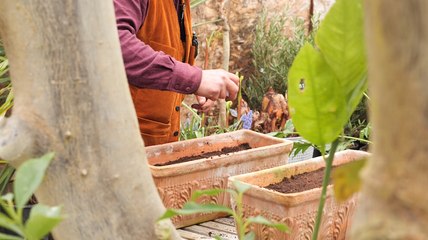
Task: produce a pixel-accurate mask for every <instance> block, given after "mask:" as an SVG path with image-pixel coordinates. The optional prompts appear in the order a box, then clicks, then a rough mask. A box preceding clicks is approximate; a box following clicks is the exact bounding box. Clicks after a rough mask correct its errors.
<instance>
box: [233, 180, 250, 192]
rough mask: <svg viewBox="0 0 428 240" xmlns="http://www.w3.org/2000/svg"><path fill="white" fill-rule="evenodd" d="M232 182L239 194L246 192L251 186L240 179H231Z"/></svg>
mask: <svg viewBox="0 0 428 240" xmlns="http://www.w3.org/2000/svg"><path fill="white" fill-rule="evenodd" d="M232 184H233V186H235V188H236V190H237V191H238V193H241V194H242V193H244V192H246V191H247V190H248V189H250V188H251V186H250V185H248V184H246V183H243V182H240V181H233V182H232Z"/></svg>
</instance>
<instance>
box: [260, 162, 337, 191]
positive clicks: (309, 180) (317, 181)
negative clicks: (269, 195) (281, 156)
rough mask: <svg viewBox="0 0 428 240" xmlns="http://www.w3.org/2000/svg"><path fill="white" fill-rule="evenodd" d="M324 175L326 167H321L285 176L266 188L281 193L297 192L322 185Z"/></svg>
mask: <svg viewBox="0 0 428 240" xmlns="http://www.w3.org/2000/svg"><path fill="white" fill-rule="evenodd" d="M334 168H335V167H333V169H334ZM323 177H324V168H321V169H318V170H316V171H313V172H306V173H301V174H297V175H293V176H291V177H289V178H284V179H282V181H281V182H279V183H275V184H270V185H268V186H266V187H265V188H267V189H271V190H274V191H277V192H281V193H296V192H301V191H306V190H310V189H314V188H319V187H321V186H322V179H323Z"/></svg>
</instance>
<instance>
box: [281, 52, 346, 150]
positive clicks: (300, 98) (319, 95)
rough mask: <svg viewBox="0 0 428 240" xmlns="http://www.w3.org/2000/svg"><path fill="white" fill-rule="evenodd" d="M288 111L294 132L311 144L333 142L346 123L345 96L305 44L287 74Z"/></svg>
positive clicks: (335, 78) (327, 68) (329, 70)
mask: <svg viewBox="0 0 428 240" xmlns="http://www.w3.org/2000/svg"><path fill="white" fill-rule="evenodd" d="M288 76H289V80H288V81H289V89H288V91H289V92H288V96H289V107H290V112H291V116H292V118H293V123H294V126H295V127H296V129H297V131H298V132H299V133H300V134H301V135H302V136H303V137H304V138H305V139H307V140H308V141H310V142H311V143H313V144H315V145H318V146H324V145H326V144H328V143H331V142H333V140H334V139H336V138H337V136H338V135H339V134H340V133H341V131H342V129H343V125H344V124H345V123H346V121H347V115H346V108H345V106H346V102H345V97H344V92H343V91H342V89H341V86H340V84H339V81H338V79H337V77H336V75H335V73H334V72H333V70H332V69H331V68H330V66H329V65H328V64H327V62H326V61H325V60H324V58H323V56H322V55H321V53H320V52H319V51H317V50H315V49H314V48H313V47H312V46H311V45H310V44H305V45H304V46H303V47H302V49H301V50H300V52H299V54H298V55H297V56H296V58H295V60H294V62H293V65H292V66H291V69H290V72H289V75H288Z"/></svg>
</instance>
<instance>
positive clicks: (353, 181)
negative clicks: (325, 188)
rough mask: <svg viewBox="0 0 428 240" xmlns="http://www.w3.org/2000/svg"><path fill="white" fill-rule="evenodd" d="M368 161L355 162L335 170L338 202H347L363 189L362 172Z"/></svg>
mask: <svg viewBox="0 0 428 240" xmlns="http://www.w3.org/2000/svg"><path fill="white" fill-rule="evenodd" d="M366 162H367V159H362V160H357V161H353V162H350V163H347V164H344V165H341V166H339V167H337V168H336V169H334V170H333V173H332V178H333V189H334V196H335V198H336V200H338V201H345V200H347V199H348V198H350V197H351V196H352V195H353V194H354V193H356V192H358V191H359V190H360V188H361V184H362V182H361V177H360V172H361V170H362V168H363V167H364V165H365V164H366Z"/></svg>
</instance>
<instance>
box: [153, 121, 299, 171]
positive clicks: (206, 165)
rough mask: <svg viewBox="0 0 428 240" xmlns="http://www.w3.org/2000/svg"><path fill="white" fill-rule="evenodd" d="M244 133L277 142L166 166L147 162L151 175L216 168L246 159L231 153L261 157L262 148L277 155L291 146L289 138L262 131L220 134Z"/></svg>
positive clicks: (187, 143)
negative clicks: (234, 157) (273, 135)
mask: <svg viewBox="0 0 428 240" xmlns="http://www.w3.org/2000/svg"><path fill="white" fill-rule="evenodd" d="M244 134H251V135H256V136H258V137H260V138H265V139H266V140H270V141H276V142H277V143H276V144H272V145H268V146H261V147H257V148H252V149H247V150H242V151H239V152H234V153H229V154H222V155H221V156H213V157H210V158H201V159H196V160H192V161H188V162H183V163H177V164H172V165H166V166H154V165H151V164H149V167H150V169H151V170H152V175H153V177H166V176H170V175H171V171H173V172H174V175H181V174H188V173H190V172H195V171H202V170H207V169H212V168H217V167H219V166H228V165H230V164H237V163H241V162H245V161H246V159H245V158H244V157H243V158H239V160H238V161H237V160H236V159H232V158H231V157H230V156H231V155H233V156H245V155H246V154H250V153H252V155H253V156H254V157H263V156H265V155H266V153H265V152H264V151H263V150H264V149H269V153H270V155H279V154H284V149H285V150H286V152H288V154H289V152H290V151H291V149H292V148H293V142H292V141H290V140H287V139H284V138H276V137H272V136H269V135H266V134H262V133H258V132H255V131H251V130H246V129H241V130H238V131H234V132H229V133H222V136H223V137H227V136H231V135H235V136H236V135H244ZM218 136H219V134H218V135H211V136H208V137H204V138H203V139H204V141H210V140H211V139H215V138H218ZM200 140H201V138H199V139H197V138H196V139H191V140H186V141H181V142H174V143H167V144H161V145H156V146H149V147H146V151H156V149H162V148H165V147H166V145H169V146H168V148H170V149H174V146H183V145H184V144H186V145H191V144H192V143H197V142H199V141H200Z"/></svg>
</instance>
